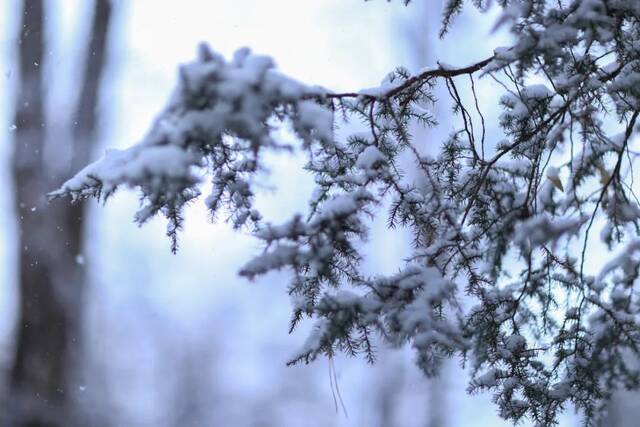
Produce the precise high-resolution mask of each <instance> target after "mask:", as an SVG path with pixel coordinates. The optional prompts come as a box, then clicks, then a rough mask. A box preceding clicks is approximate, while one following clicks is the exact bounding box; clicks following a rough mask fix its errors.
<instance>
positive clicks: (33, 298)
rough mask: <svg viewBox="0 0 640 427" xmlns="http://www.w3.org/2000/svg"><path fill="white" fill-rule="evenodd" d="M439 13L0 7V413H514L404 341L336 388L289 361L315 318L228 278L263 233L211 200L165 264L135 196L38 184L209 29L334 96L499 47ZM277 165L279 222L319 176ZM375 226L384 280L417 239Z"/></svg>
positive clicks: (149, 92) (231, 417) (213, 36)
mask: <svg viewBox="0 0 640 427" xmlns="http://www.w3.org/2000/svg"><path fill="white" fill-rule="evenodd" d="M494 15H495V14H494ZM439 16H440V4H439V2H438V1H428V2H415V4H413V5H412V6H411V7H409V8H404V7H402V6H400V5H399V4H394V3H391V4H389V3H387V2H382V1H379V2H373V3H367V4H364V2H361V1H344V0H326V1H322V2H305V1H299V0H274V1H268V2H266V1H259V0H236V1H233V2H231V1H226V0H211V1H197V0H193V1H180V2H160V1H155V0H140V1H138V0H136V1H125V0H119V1H118V0H95V1H90V0H57V1H56V0H50V1H43V0H22V1H21V0H5V1H3V2H2V3H0V22H1V23H2V25H0V29H1V30H0V82H1V83H0V85H1V87H2V88H3V91H2V93H3V94H4V96H3V97H2V101H1V102H0V119H1V122H0V123H1V124H0V138H1V142H0V182H1V183H2V185H0V284H1V285H2V287H1V288H0V313H1V316H0V337H1V347H0V364H1V365H0V366H1V368H2V371H1V374H2V381H1V384H2V388H1V398H2V400H1V403H2V405H1V408H0V425H1V426H21V427H22V426H30V427H36V426H42V427H45V426H46V427H63V426H105V427H106V426H141V427H143V426H154V427H156V426H158V427H162V426H168V427H169V426H184V427H195V426H217V425H233V426H265V427H267V426H379V427H392V426H407V427H409V426H416V427H418V426H420V427H445V426H474V427H475V426H477V427H482V426H491V427H496V426H501V425H506V424H505V423H504V422H502V421H500V420H499V419H498V418H497V416H496V415H495V410H494V407H493V406H492V405H491V404H490V397H489V396H471V397H470V396H467V395H466V394H465V391H464V390H465V383H466V381H467V376H466V374H465V372H464V370H463V369H462V368H461V367H460V366H459V365H458V364H457V362H452V363H450V364H449V365H447V367H446V369H445V371H444V373H443V375H442V376H441V377H440V378H438V379H436V380H427V379H425V378H424V377H423V376H422V374H420V373H419V372H418V370H417V368H415V366H414V365H413V361H412V354H411V352H410V351H409V350H408V349H396V350H391V349H385V348H380V349H379V357H378V362H377V363H376V364H375V365H367V364H366V363H365V362H364V361H363V360H360V359H355V360H354V359H348V358H344V357H338V358H336V359H335V360H333V361H332V362H331V363H332V365H333V367H335V382H336V383H337V385H336V384H334V381H333V379H334V378H333V377H334V376H333V375H332V373H331V371H332V369H333V367H331V368H330V364H329V361H327V360H320V361H318V362H316V363H314V364H312V365H308V366H296V367H286V366H285V363H286V361H287V360H288V357H289V356H290V355H291V354H293V353H294V351H295V350H296V349H297V348H298V346H300V345H302V343H303V341H304V339H305V332H306V331H304V330H301V331H298V332H296V333H294V334H293V335H292V336H289V335H288V334H287V329H288V320H289V318H288V316H289V310H290V303H289V301H288V299H287V296H286V293H285V288H286V284H287V275H286V273H283V274H279V275H271V276H269V277H267V278H266V279H264V280H261V281H258V282H255V283H248V282H246V281H243V280H241V279H239V278H238V277H237V276H236V271H237V270H238V267H239V266H240V265H241V264H242V263H243V261H244V260H246V259H247V258H248V256H249V255H250V254H251V253H253V252H255V251H257V250H259V248H258V247H257V245H256V242H254V241H253V240H252V239H251V237H250V236H249V235H248V234H247V233H234V232H233V231H231V230H230V228H229V227H227V226H225V225H224V224H218V223H216V224H211V223H210V221H209V220H208V218H207V215H206V212H205V209H203V207H202V206H199V205H197V204H196V205H195V206H193V207H192V208H191V209H190V210H189V212H188V214H187V221H186V229H185V230H184V233H183V234H182V238H181V242H180V243H181V247H180V250H179V252H178V254H177V255H175V256H174V255H171V254H170V252H169V243H168V241H166V239H164V226H165V224H164V223H163V222H162V220H156V221H153V222H152V223H151V224H149V225H147V226H145V227H144V228H141V229H138V228H137V227H136V226H135V225H134V224H133V223H132V221H131V217H132V215H133V212H134V209H135V206H136V204H137V200H136V199H135V196H133V195H132V194H131V193H127V192H122V193H120V194H118V195H117V196H116V199H115V200H114V202H112V203H111V204H110V205H108V206H106V207H101V206H97V205H96V204H95V203H94V202H93V201H91V202H87V203H80V204H76V205H70V204H68V203H67V201H65V200H58V201H55V202H52V203H48V202H47V200H46V197H45V194H46V193H47V192H48V191H51V190H53V189H55V188H56V186H58V185H59V184H60V183H61V182H62V181H63V180H64V179H66V178H68V177H69V176H70V175H71V174H72V173H73V172H74V171H77V170H78V169H80V168H81V167H82V166H83V165H85V164H86V163H87V162H89V161H90V160H92V159H95V158H96V157H98V156H100V155H101V153H102V152H103V151H104V150H105V149H107V148H109V147H120V148H122V147H125V146H128V145H131V144H132V143H134V142H135V141H137V140H138V139H139V138H141V137H142V136H143V135H144V133H145V132H146V130H147V129H148V128H149V126H150V125H151V123H152V120H153V118H154V114H155V112H156V111H159V110H160V108H161V107H162V105H163V104H164V102H165V100H166V99H167V98H168V96H169V93H170V91H171V89H172V86H173V84H174V81H175V78H176V67H177V65H178V64H179V63H181V62H184V61H187V60H189V59H191V58H192V57H193V55H194V54H195V47H196V45H197V43H198V42H200V41H207V42H209V43H210V44H211V45H212V46H213V47H214V48H215V49H216V50H218V51H222V52H225V53H226V54H227V55H228V54H230V53H231V52H233V50H235V49H236V48H238V47H240V46H244V45H247V46H250V47H251V48H252V49H254V50H255V51H257V52H260V53H265V54H269V55H272V56H273V57H274V58H275V59H276V61H277V63H278V64H279V66H280V69H281V70H283V71H284V72H285V73H287V74H289V75H291V76H294V77H296V78H298V79H299V80H302V81H304V82H307V83H314V84H320V85H322V86H325V87H328V88H331V89H334V90H346V89H349V90H353V89H358V88H361V87H368V86H375V85H377V84H378V83H379V82H380V80H381V79H382V77H384V75H385V74H386V73H387V72H389V71H390V70H392V69H393V68H394V67H396V66H397V65H399V64H400V65H404V66H406V67H407V68H409V69H410V70H412V71H417V70H418V69H420V68H422V67H424V66H426V65H430V64H433V63H435V61H436V60H441V61H443V62H447V63H453V64H457V65H464V64H466V63H471V62H473V61H474V60H476V59H481V58H484V57H485V56H486V54H487V53H490V52H491V49H492V48H493V47H495V46H497V45H500V44H506V43H507V41H508V40H506V36H505V35H499V34H497V35H496V34H493V35H491V34H490V31H489V29H490V27H491V24H492V20H491V19H486V18H484V19H483V20H478V16H477V15H463V16H462V17H461V18H460V20H459V21H458V23H457V25H456V27H455V29H456V31H454V32H453V33H452V34H451V35H450V36H449V37H448V38H447V39H445V40H444V41H440V40H438V39H437V31H438V25H439ZM495 90H496V89H495V88H493V87H492V86H491V84H488V85H486V86H483V87H482V88H481V93H480V96H481V97H484V98H485V99H492V97H495V94H494V92H495ZM436 114H437V116H438V118H439V119H440V121H441V123H444V124H445V126H442V127H441V128H439V129H438V130H437V132H435V131H434V132H429V133H427V132H425V131H421V130H418V129H416V132H422V134H423V136H424V140H425V144H427V145H429V144H431V146H436V145H437V143H438V141H439V140H441V139H442V136H443V135H444V132H448V131H449V130H450V129H451V128H452V126H447V125H446V123H447V120H449V119H450V111H449V110H448V109H447V108H443V109H442V111H437V112H436ZM489 119H490V118H489ZM490 130H491V129H490ZM494 131H495V129H494ZM286 137H287V135H283V138H286ZM270 162H271V165H272V171H273V174H272V175H271V176H270V177H269V179H268V182H265V185H264V186H265V191H264V193H263V194H261V195H260V200H259V203H260V204H261V205H262V210H263V212H267V213H269V214H270V215H271V219H273V220H282V219H285V218H288V217H289V216H290V215H291V214H292V213H293V212H294V211H295V206H296V205H297V204H298V205H299V204H300V202H303V201H305V200H306V199H307V197H308V195H309V192H310V189H311V184H312V183H311V181H310V179H309V177H307V176H305V175H303V174H302V172H301V169H300V166H301V160H300V159H297V158H295V157H291V156H275V157H273V158H272V159H270ZM272 187H277V188H278V191H272V190H271V188H272ZM384 225H385V224H377V223H376V222H375V221H374V222H373V224H372V227H374V228H375V230H376V233H375V234H374V239H373V242H372V243H373V245H372V247H373V249H372V251H371V254H370V257H369V259H368V262H369V264H370V265H371V266H372V267H373V266H375V268H376V269H377V270H382V272H391V271H393V270H395V268H396V265H397V262H398V261H399V260H400V259H401V258H402V256H403V254H404V253H405V251H406V248H407V245H408V241H407V240H408V239H407V236H404V235H402V233H399V232H393V233H392V232H389V231H385V227H384ZM383 248H384V250H383ZM307 326H309V325H307ZM341 401H342V402H341ZM341 403H343V404H344V405H342V404H341ZM563 422H566V425H573V423H572V421H570V414H569V416H568V417H567V419H566V420H564V421H563ZM612 425H613V424H612ZM616 425H623V424H621V423H618V424H616Z"/></svg>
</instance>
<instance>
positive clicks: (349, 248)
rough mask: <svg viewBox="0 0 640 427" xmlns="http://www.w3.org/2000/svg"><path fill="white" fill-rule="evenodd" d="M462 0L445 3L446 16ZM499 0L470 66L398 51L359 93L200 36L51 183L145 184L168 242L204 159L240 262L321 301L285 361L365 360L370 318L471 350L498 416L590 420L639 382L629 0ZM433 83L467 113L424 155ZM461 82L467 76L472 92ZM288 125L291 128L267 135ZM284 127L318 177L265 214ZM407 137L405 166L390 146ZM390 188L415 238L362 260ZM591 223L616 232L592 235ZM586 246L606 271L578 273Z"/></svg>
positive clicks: (634, 62)
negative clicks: (124, 143)
mask: <svg viewBox="0 0 640 427" xmlns="http://www.w3.org/2000/svg"><path fill="white" fill-rule="evenodd" d="M414 1H415V0H414ZM405 3H410V1H408V0H407V1H405ZM464 3H465V2H463V1H462V0H448V1H446V2H445V8H444V16H443V25H442V30H441V35H442V36H445V34H446V32H447V30H448V28H449V26H450V25H451V23H452V22H453V20H454V18H455V15H457V14H458V13H459V12H460V11H461V10H462V8H463V7H464ZM471 3H473V4H474V5H475V6H476V7H478V8H479V9H481V10H485V9H486V8H487V7H488V6H489V2H488V1H483V0H474V1H472V2H471ZM497 3H498V4H499V5H500V7H502V8H503V13H502V15H501V17H500V19H499V20H498V22H497V23H496V26H505V25H506V26H509V27H510V28H511V30H512V33H513V36H514V44H513V45H512V46H510V47H508V48H498V49H496V50H495V54H494V55H493V56H492V57H490V58H487V59H486V60H484V61H481V62H478V63H476V64H472V65H469V66H465V67H460V68H455V67H451V66H445V65H442V64H441V65H438V66H437V67H434V68H431V69H425V70H423V71H421V72H420V73H418V74H416V75H411V74H410V73H409V72H407V71H406V70H403V69H399V70H396V71H394V72H393V73H391V74H390V75H389V76H388V77H387V78H386V79H385V81H384V82H383V84H382V85H381V86H380V87H378V88H374V89H367V90H363V91H359V92H352V93H334V92H331V91H328V90H326V89H323V88H319V87H311V86H307V85H304V84H301V83H299V82H297V81H294V80H292V79H290V78H288V77H286V76H284V75H282V74H280V73H278V72H277V71H276V70H275V68H274V63H273V61H272V60H271V59H270V58H268V57H264V56H259V55H255V54H253V53H251V52H250V51H249V50H248V49H242V50H239V51H238V52H237V53H236V54H235V56H234V57H233V59H232V60H230V61H227V60H225V59H224V58H223V57H222V56H220V55H218V54H216V53H215V52H213V51H211V50H210V49H209V48H208V47H207V46H205V45H202V46H200V48H199V52H198V57H197V59H196V60H195V61H193V62H191V63H189V64H186V65H183V66H182V67H181V68H180V73H179V81H178V85H177V87H176V89H175V92H174V93H173V95H172V97H171V99H170V101H169V103H168V105H167V107H166V108H165V109H164V110H163V111H162V113H161V114H160V115H159V117H158V119H157V120H156V122H155V123H154V125H153V127H152V128H151V131H150V132H149V133H148V135H147V136H146V137H145V138H144V139H143V141H142V142H141V143H139V144H137V145H135V146H133V147H131V148H129V149H127V150H123V151H116V150H111V151H109V152H107V154H106V155H105V157H104V158H103V159H101V160H98V161H97V162H95V163H93V164H91V165H89V166H87V167H86V168H85V169H84V170H82V171H80V172H79V173H78V174H77V175H76V176H75V177H73V178H72V179H70V180H69V181H67V182H66V183H65V184H64V185H63V186H62V187H61V188H60V189H59V190H57V191H56V192H54V193H52V197H57V196H63V195H70V196H72V197H73V198H74V199H78V198H84V197H88V196H95V197H99V198H103V199H106V198H107V197H108V196H110V195H111V194H113V193H114V191H115V190H116V189H117V188H118V187H121V186H127V187H134V188H137V189H139V190H140V192H141V200H142V203H143V204H142V208H141V209H140V211H139V212H138V213H137V215H136V218H135V220H136V221H137V222H138V223H144V222H145V221H146V220H148V219H149V218H151V217H152V216H154V215H156V214H162V215H164V216H166V218H167V219H168V221H169V225H168V228H167V235H168V236H169V237H170V238H171V241H172V249H173V250H174V251H175V250H176V248H177V233H178V231H179V229H180V227H181V225H182V222H183V208H184V206H185V205H186V204H187V203H189V202H190V201H192V200H194V199H196V198H197V197H198V196H199V195H200V191H201V190H200V189H201V181H202V177H203V176H204V175H206V176H208V177H209V178H210V179H211V181H212V183H213V192H212V193H211V194H210V195H208V196H207V197H206V199H205V203H206V205H207V207H208V209H209V210H210V211H211V214H212V215H214V216H216V215H218V214H221V213H223V214H224V215H226V216H227V219H228V221H229V222H230V223H231V224H232V225H233V226H234V227H236V228H240V227H244V226H249V227H251V228H252V229H253V230H254V231H255V235H256V237H257V238H258V239H260V240H261V241H263V242H264V247H265V249H264V252H263V253H261V254H260V255H258V256H257V257H255V258H254V259H252V260H250V261H249V262H248V263H247V264H246V265H245V266H244V268H243V269H242V270H241V271H240V274H241V275H242V276H245V277H247V278H250V279H253V278H255V277H257V276H260V275H263V274H265V273H267V272H270V271H273V270H279V269H288V270H290V271H292V272H293V275H292V277H293V279H292V282H291V284H290V287H289V293H290V294H291V295H292V297H293V300H294V310H293V317H292V323H291V328H292V329H293V328H295V326H296V325H297V324H298V322H299V321H300V320H301V319H303V318H304V317H309V318H313V319H315V321H316V322H317V323H316V327H315V329H314V331H313V333H312V335H311V336H310V337H309V339H308V341H307V343H306V345H305V347H304V348H303V349H302V350H301V351H300V353H299V354H297V355H296V356H295V357H294V358H293V360H292V361H291V363H296V362H299V361H304V362H309V361H312V360H314V359H315V358H317V357H318V356H319V355H326V356H329V357H331V356H332V355H333V354H334V353H335V352H336V351H344V352H347V353H348V354H352V355H356V354H364V355H365V357H366V358H367V359H368V360H369V361H373V360H374V357H375V354H374V349H373V344H372V341H373V337H374V336H380V337H382V339H383V340H384V341H386V342H387V343H389V344H391V345H403V344H405V343H409V344H410V345H411V346H412V347H413V348H414V349H415V351H416V354H417V363H418V365H419V366H420V367H421V368H422V370H423V371H424V372H425V373H426V374H427V375H433V374H435V373H437V372H438V366H439V365H440V363H441V362H442V361H443V360H444V359H446V358H449V357H452V356H454V355H460V356H461V357H462V358H463V360H464V361H465V362H467V363H469V364H470V365H471V367H472V371H473V378H472V379H471V382H470V384H469V390H470V391H471V392H476V391H482V390H490V391H491V392H492V393H493V394H494V400H495V402H496V404H497V405H498V408H499V411H500V415H501V416H502V417H503V418H505V419H508V420H511V421H513V422H518V421H520V420H523V419H529V420H532V421H533V422H535V423H536V424H537V425H540V426H548V425H553V424H555V423H556V420H557V416H558V413H559V411H561V410H563V409H565V408H566V406H567V404H569V403H571V404H573V405H574V406H575V407H577V408H578V409H580V410H581V412H582V413H583V415H584V420H585V424H587V425H591V424H593V423H594V422H595V421H596V420H597V417H598V415H599V414H600V413H601V409H602V404H603V402H604V401H606V399H607V398H608V397H610V396H611V393H612V392H613V391H614V390H615V389H616V388H619V387H627V388H638V387H639V385H640V372H639V371H638V369H637V365H636V364H634V363H632V362H631V360H632V359H633V358H634V357H637V356H640V354H639V348H638V347H639V346H640V324H639V322H640V301H639V297H640V295H639V291H638V287H637V282H638V275H639V271H640V236H638V233H639V231H640V229H639V226H640V223H639V219H640V206H639V204H638V199H637V198H636V196H635V194H634V188H633V187H634V183H633V177H634V171H633V164H634V162H635V160H636V158H637V156H638V153H637V152H635V151H633V150H632V143H633V141H634V138H636V137H637V132H638V123H637V122H638V115H639V114H640V2H638V1H636V0H554V1H545V0H521V1H510V0H499V1H498V2H497ZM408 7H411V5H410V4H409V6H408ZM478 78H484V79H495V80H496V81H497V82H499V83H500V85H501V87H502V88H503V89H504V93H503V94H502V96H501V97H500V98H499V104H500V108H502V110H503V113H502V114H501V116H500V127H501V129H502V132H503V135H502V136H501V137H500V138H491V137H489V136H488V135H487V132H486V130H485V120H484V115H483V114H482V111H483V105H481V104H482V103H483V102H484V101H483V102H479V100H478V99H477V97H476V96H475V86H474V79H478ZM534 80H535V82H536V84H532V82H533V81H534ZM437 82H442V83H444V84H445V85H446V88H447V89H448V92H449V94H450V97H451V102H452V103H453V105H454V107H455V112H456V113H457V115H458V117H459V122H458V123H459V125H460V129H459V131H457V132H455V133H453V134H452V135H451V136H450V138H449V139H447V140H446V141H443V143H442V144H441V149H440V152H439V154H438V155H437V156H435V157H429V156H425V155H423V154H421V152H420V151H421V150H419V148H418V147H417V142H418V141H416V140H415V139H414V138H413V137H412V135H411V132H410V128H411V126H413V124H415V123H416V122H417V123H419V124H420V125H422V126H427V127H432V126H437V123H436V122H435V119H434V118H433V117H432V116H431V115H430V114H429V111H428V107H429V105H431V104H433V103H434V102H436V99H435V97H434V95H433V89H434V86H435V84H436V83H437ZM461 85H469V86H470V87H471V88H473V94H474V98H475V100H474V101H475V102H473V103H471V105H467V104H466V103H465V102H463V99H462V97H461V96H460V89H459V88H460V86H461ZM437 102H445V100H439V101H437ZM484 108H489V107H487V106H486V105H485V106H484ZM354 118H355V119H359V120H361V121H363V122H364V123H365V125H366V128H367V132H365V133H358V134H354V135H352V136H350V137H349V138H347V139H346V140H339V139H338V138H336V137H335V135H336V132H335V126H336V125H337V124H338V123H341V122H342V121H343V120H346V119H354ZM281 126H287V127H288V128H289V129H290V130H291V131H292V132H293V133H295V135H296V136H297V138H298V140H299V141H300V145H299V147H289V146H287V145H286V144H283V143H282V142H280V141H278V139H277V138H276V137H275V136H274V135H275V132H274V130H275V129H277V128H279V127H281ZM292 148H295V149H297V150H300V151H302V152H304V153H305V155H306V156H307V160H308V161H307V164H306V170H307V171H308V172H309V173H310V174H313V176H314V177H315V183H316V189H315V192H314V194H313V195H312V197H311V200H310V202H309V206H308V208H309V215H308V217H303V216H301V215H299V216H295V217H294V218H292V219H291V220H290V221H288V222H286V223H284V224H280V225H274V224H270V223H267V222H265V221H264V220H263V219H262V216H261V214H260V212H258V211H257V210H256V208H255V207H254V192H255V187H256V185H255V179H256V176H257V174H258V173H259V172H260V171H261V169H262V167H263V157H264V153H265V152H266V151H268V150H284V149H292ZM407 156H410V157H411V158H412V159H413V160H412V161H413V166H412V167H413V168H415V170H417V171H418V172H419V174H418V177H417V178H415V177H414V178H412V179H409V178H407V176H406V175H405V174H404V173H403V171H402V169H401V167H400V158H401V157H402V158H406V157H407ZM389 199H391V200H393V202H392V204H391V208H390V210H389V212H388V213H387V216H388V217H387V219H388V224H389V227H405V228H407V229H410V230H411V234H412V236H413V243H414V250H413V253H412V255H411V256H410V257H409V259H407V260H406V263H405V264H404V265H403V266H401V267H400V268H399V270H398V272H397V273H396V274H394V275H392V276H389V277H369V276H368V275H367V274H365V273H364V272H363V271H362V266H361V264H362V260H363V254H362V247H363V242H365V241H366V238H367V235H368V230H367V226H366V223H367V218H368V217H371V216H373V215H379V214H382V213H381V212H380V210H381V207H382V205H383V200H389ZM597 229H600V233H599V236H600V239H601V241H602V242H603V243H604V244H605V245H606V247H607V248H608V250H599V249H597V248H596V249H594V246H597V242H596V243H594V239H593V238H592V237H593V235H594V233H595V232H596V230H597ZM585 263H591V264H594V263H595V265H598V266H600V273H599V274H595V275H593V274H588V273H587V270H588V269H585ZM464 294H466V295H467V297H464ZM463 299H465V301H468V300H471V301H472V305H471V306H470V307H469V306H468V304H467V303H466V302H465V303H463Z"/></svg>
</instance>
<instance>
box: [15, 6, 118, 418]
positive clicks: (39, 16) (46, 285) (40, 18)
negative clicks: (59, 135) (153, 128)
mask: <svg viewBox="0 0 640 427" xmlns="http://www.w3.org/2000/svg"><path fill="white" fill-rule="evenodd" d="M44 12H45V11H44V5H43V1H42V0H24V1H23V2H22V14H21V17H22V23H21V25H20V27H19V28H20V34H19V40H18V61H19V66H20V71H19V79H18V83H17V85H18V87H17V93H16V95H17V97H16V106H15V126H16V130H15V151H14V158H13V178H14V185H15V200H16V213H17V217H18V231H19V235H18V262H19V267H18V274H19V294H20V296H19V301H20V310H19V313H18V321H17V328H16V334H17V336H16V354H15V359H14V364H13V366H12V368H11V378H10V391H9V394H10V396H9V399H8V402H7V407H6V408H5V411H3V412H4V414H5V415H4V416H5V417H7V421H6V422H5V423H4V424H3V425H10V426H25V427H27V426H28V427H36V426H42V427H45V426H47V427H49V426H51V427H63V426H64V427H67V426H69V425H73V424H74V421H73V419H74V416H73V415H74V413H75V411H74V409H73V405H72V402H73V392H74V390H73V386H72V380H73V377H74V369H73V365H76V363H74V362H77V356H78V355H77V352H76V350H77V349H78V348H80V345H79V341H80V338H81V312H82V302H83V283H84V280H85V274H84V270H83V266H82V263H81V262H77V257H78V255H79V254H81V246H82V240H83V229H84V223H85V210H86V208H85V205H84V204H82V203H78V204H75V205H69V204H68V202H66V201H60V202H57V203H53V204H51V205H48V204H47V201H46V193H47V192H49V191H51V190H52V189H54V188H55V187H56V185H59V184H60V181H61V180H62V179H63V178H68V175H69V174H70V173H71V171H72V170H75V169H77V168H78V166H79V165H82V164H84V163H86V162H87V161H88V160H89V155H90V153H91V149H92V147H93V145H94V141H95V137H94V134H95V128H96V112H95V109H96V105H97V98H98V88H99V82H100V79H101V75H102V70H103V68H104V62H105V53H106V39H107V29H108V26H109V21H110V17H111V5H110V3H109V1H108V0H98V1H96V3H95V10H94V17H93V25H92V27H91V35H90V41H89V46H88V50H87V52H86V59H85V69H84V76H83V79H82V82H81V92H80V96H79V103H78V108H77V112H76V114H75V116H74V117H73V123H74V124H75V128H74V133H73V135H74V139H73V144H72V145H73V146H72V150H71V152H72V153H73V154H72V159H71V161H70V162H68V163H69V167H68V169H67V170H66V171H64V169H61V168H60V167H59V166H58V167H56V168H51V165H49V164H47V161H46V160H47V159H45V158H44V155H43V153H44V144H45V140H46V134H45V131H46V119H45V113H44V99H45V91H44V82H43V74H42V64H43V52H44V49H45V39H44V32H45V28H44V21H45V15H44ZM53 170H55V171H64V173H63V175H65V176H64V177H63V176H60V175H58V176H56V175H57V174H56V173H55V172H53ZM61 175H62V174H61Z"/></svg>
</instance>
